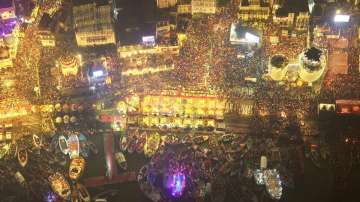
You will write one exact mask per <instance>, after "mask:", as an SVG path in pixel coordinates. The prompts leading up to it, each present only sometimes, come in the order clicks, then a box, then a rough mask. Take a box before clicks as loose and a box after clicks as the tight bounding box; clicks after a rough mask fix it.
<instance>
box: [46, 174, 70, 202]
mask: <svg viewBox="0 0 360 202" xmlns="http://www.w3.org/2000/svg"><path fill="white" fill-rule="evenodd" d="M49 182H50V186H51V188H52V190H53V191H54V192H55V193H56V194H57V195H59V196H60V197H61V198H63V199H65V200H68V199H69V197H70V195H71V189H70V185H69V183H68V182H67V181H66V180H65V177H64V176H63V175H62V174H60V173H58V172H56V173H54V174H52V175H50V176H49Z"/></svg>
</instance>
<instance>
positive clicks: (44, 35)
mask: <svg viewBox="0 0 360 202" xmlns="http://www.w3.org/2000/svg"><path fill="white" fill-rule="evenodd" d="M37 36H38V37H39V40H40V43H41V45H42V46H43V47H55V45H56V44H55V36H54V34H53V33H51V31H48V30H42V31H38V32H37Z"/></svg>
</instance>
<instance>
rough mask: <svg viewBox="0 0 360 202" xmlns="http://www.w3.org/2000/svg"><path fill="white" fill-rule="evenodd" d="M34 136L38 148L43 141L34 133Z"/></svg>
mask: <svg viewBox="0 0 360 202" xmlns="http://www.w3.org/2000/svg"><path fill="white" fill-rule="evenodd" d="M32 138H33V144H34V145H35V147H37V148H39V147H41V143H42V141H41V139H40V137H39V136H37V135H35V134H33V136H32Z"/></svg>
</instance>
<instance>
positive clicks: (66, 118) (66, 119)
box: [64, 115, 70, 123]
mask: <svg viewBox="0 0 360 202" xmlns="http://www.w3.org/2000/svg"><path fill="white" fill-rule="evenodd" d="M69 119H70V117H69V116H68V115H65V116H64V123H69Z"/></svg>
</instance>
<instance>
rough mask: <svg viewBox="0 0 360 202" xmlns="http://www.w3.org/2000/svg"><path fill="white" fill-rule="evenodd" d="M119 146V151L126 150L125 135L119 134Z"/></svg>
mask: <svg viewBox="0 0 360 202" xmlns="http://www.w3.org/2000/svg"><path fill="white" fill-rule="evenodd" d="M119 146H120V150H121V151H123V152H125V151H126V150H127V147H128V141H127V138H126V136H121V137H120V143H119Z"/></svg>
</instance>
